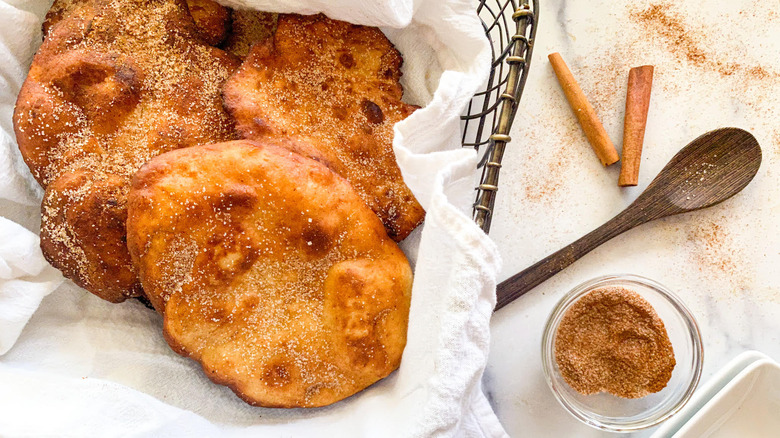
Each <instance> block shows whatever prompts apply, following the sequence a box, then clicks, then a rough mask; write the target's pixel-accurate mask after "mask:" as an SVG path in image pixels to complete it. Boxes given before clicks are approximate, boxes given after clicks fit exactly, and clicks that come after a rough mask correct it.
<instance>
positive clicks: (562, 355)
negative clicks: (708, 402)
mask: <svg viewBox="0 0 780 438" xmlns="http://www.w3.org/2000/svg"><path fill="white" fill-rule="evenodd" d="M702 355H703V351H702V342H701V334H700V333H699V329H698V326H697V325H696V321H695V320H694V318H693V315H691V312H690V311H689V310H688V309H687V307H685V305H684V304H683V303H682V302H681V301H680V299H679V298H677V297H676V296H675V295H674V294H673V293H671V292H670V291H669V290H667V289H666V288H665V287H663V286H662V285H660V284H658V283H656V282H654V281H652V280H649V279H647V278H643V277H639V276H635V275H610V276H605V277H599V278H596V279H593V280H590V281H587V282H585V283H583V284H581V285H579V286H577V287H575V288H574V289H573V290H572V291H570V292H569V293H568V294H566V296H564V297H563V299H561V301H560V302H559V303H558V305H557V306H556V307H555V308H554V309H553V312H552V314H551V315H550V318H549V319H548V321H547V326H546V328H545V331H544V336H543V339H542V362H543V364H542V365H543V368H544V373H545V377H546V380H547V383H548V385H549V386H550V389H551V390H552V392H553V394H554V395H555V397H556V398H557V399H558V401H559V402H560V403H561V405H563V407H564V408H566V410H568V411H569V412H570V413H571V414H572V415H574V416H575V417H576V418H578V419H579V420H581V421H582V422H584V423H586V424H588V425H590V426H592V427H594V428H597V429H602V430H608V431H613V432H629V431H633V430H638V429H643V428H646V427H650V426H653V425H656V424H658V423H660V422H661V421H663V420H665V419H666V418H668V417H669V416H671V415H672V414H674V413H675V412H677V411H678V410H679V409H680V408H681V407H682V406H683V405H684V404H685V403H686V402H687V401H688V399H689V398H690V396H691V395H692V394H693V391H694V389H696V386H697V384H698V382H699V378H700V377H701V369H702Z"/></svg>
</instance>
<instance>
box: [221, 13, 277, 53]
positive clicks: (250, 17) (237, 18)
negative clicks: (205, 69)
mask: <svg viewBox="0 0 780 438" xmlns="http://www.w3.org/2000/svg"><path fill="white" fill-rule="evenodd" d="M230 17H231V29H230V32H229V33H228V36H227V39H226V40H225V43H224V45H223V46H222V49H223V50H225V51H226V52H228V53H232V54H234V55H236V56H238V57H239V58H241V59H244V58H246V55H248V54H249V49H250V48H251V47H252V46H253V45H254V44H256V43H260V42H263V41H266V40H267V39H269V38H271V36H272V35H273V34H274V32H275V31H276V20H277V17H278V14H273V13H270V12H261V11H254V10H248V9H233V10H232V11H231V12H230Z"/></svg>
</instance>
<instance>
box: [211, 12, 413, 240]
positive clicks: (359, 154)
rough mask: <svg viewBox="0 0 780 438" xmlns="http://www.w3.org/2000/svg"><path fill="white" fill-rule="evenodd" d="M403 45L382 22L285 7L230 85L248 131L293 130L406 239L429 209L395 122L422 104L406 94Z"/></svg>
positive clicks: (284, 134) (297, 140)
mask: <svg viewBox="0 0 780 438" xmlns="http://www.w3.org/2000/svg"><path fill="white" fill-rule="evenodd" d="M401 62H402V60H401V55H400V53H398V51H397V50H396V49H395V48H394V47H393V45H392V44H391V43H390V41H388V39H387V37H385V35H384V34H383V33H382V32H381V31H380V30H379V29H377V28H373V27H366V26H357V25H353V24H349V23H345V22H342V21H336V20H331V19H329V18H327V17H325V16H323V15H315V16H302V15H280V16H279V20H278V24H277V31H276V34H275V35H274V37H273V38H271V39H270V40H268V41H266V42H264V43H260V44H256V45H255V46H254V47H253V48H252V50H251V52H250V53H249V56H248V57H247V58H246V60H245V61H244V63H243V64H242V65H241V67H240V68H239V69H238V71H237V72H236V73H235V74H234V75H233V76H232V77H231V78H230V80H228V82H227V84H226V85H225V91H224V97H225V106H226V108H227V109H228V110H229V111H230V113H231V115H232V116H233V117H235V119H236V123H237V128H238V130H239V132H240V134H241V135H242V136H243V137H244V138H248V139H255V140H259V139H267V138H285V139H289V140H291V141H290V142H289V144H291V145H295V150H296V152H299V153H302V154H303V155H305V156H307V157H309V158H312V159H315V160H317V161H319V162H321V163H323V164H325V165H327V166H328V167H330V168H331V169H332V170H333V171H335V172H336V173H338V174H339V175H341V176H342V177H344V179H346V180H347V181H349V183H350V184H352V186H353V187H354V188H355V190H356V191H357V192H358V193H359V194H360V196H361V198H362V199H363V201H364V202H365V203H366V204H368V206H369V207H370V208H371V209H372V210H373V211H374V212H375V213H376V214H377V215H378V216H379V217H380V219H382V222H383V223H384V225H385V228H386V230H387V233H388V234H389V235H390V237H392V238H393V239H394V240H396V241H400V240H402V239H404V238H405V237H406V236H407V235H408V234H409V233H410V232H411V231H412V230H413V229H414V228H415V227H417V225H419V224H420V223H421V222H422V220H423V217H424V215H425V212H424V211H423V209H422V207H421V206H420V204H419V203H418V202H417V200H416V199H415V198H414V195H413V194H412V192H411V191H410V190H409V188H408V187H407V186H406V184H404V181H403V176H402V175H401V171H400V169H399V168H398V164H397V163H396V158H395V153H394V152H393V147H392V142H393V126H394V125H395V124H396V123H397V122H399V121H401V120H403V119H404V118H406V117H407V116H409V115H410V114H411V113H412V112H413V111H414V110H415V109H416V107H414V106H412V105H407V104H405V103H403V102H402V101H401V97H402V95H403V90H402V88H401V85H400V83H399V79H400V77H401V70H400V67H401Z"/></svg>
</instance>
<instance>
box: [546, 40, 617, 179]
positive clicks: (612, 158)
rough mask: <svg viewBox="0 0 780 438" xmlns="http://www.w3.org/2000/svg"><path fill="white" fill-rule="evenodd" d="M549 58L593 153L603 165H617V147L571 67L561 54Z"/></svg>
mask: <svg viewBox="0 0 780 438" xmlns="http://www.w3.org/2000/svg"><path fill="white" fill-rule="evenodd" d="M548 58H549V60H550V64H552V67H553V70H554V71H555V76H557V77H558V83H560V84H561V88H563V93H564V94H565V95H566V100H568V101H569V106H570V107H571V109H572V110H573V111H574V114H575V115H576V116H577V120H579V122H580V126H581V127H582V130H583V131H584V132H585V136H586V137H587V138H588V142H589V143H590V146H591V147H592V148H593V151H594V152H596V155H597V156H598V157H599V160H601V164H603V165H604V166H609V165H610V164H613V163H615V162H616V161H618V160H619V159H620V157H618V153H617V151H616V150H615V146H614V145H613V144H612V141H611V140H610V139H609V136H608V135H607V131H606V130H604V126H602V125H601V122H600V121H599V118H598V116H597V115H596V110H594V109H593V106H592V105H591V104H590V102H588V98H587V97H585V93H583V92H582V89H581V88H580V86H579V84H577V80H576V79H574V75H572V74H571V71H570V70H569V67H567V66H566V63H565V62H564V61H563V58H562V57H561V54H560V53H557V52H556V53H551V54H550V55H549V56H548Z"/></svg>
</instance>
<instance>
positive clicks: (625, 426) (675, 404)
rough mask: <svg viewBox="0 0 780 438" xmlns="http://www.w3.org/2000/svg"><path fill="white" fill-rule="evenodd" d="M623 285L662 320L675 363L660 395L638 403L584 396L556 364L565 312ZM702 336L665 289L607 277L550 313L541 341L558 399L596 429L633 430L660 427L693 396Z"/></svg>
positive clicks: (608, 396) (622, 277) (632, 279)
mask: <svg viewBox="0 0 780 438" xmlns="http://www.w3.org/2000/svg"><path fill="white" fill-rule="evenodd" d="M604 286H617V287H624V288H626V289H629V290H632V291H634V292H636V293H637V294H639V295H640V296H641V297H642V298H644V299H645V300H647V301H648V302H649V303H650V304H651V305H652V306H653V308H655V311H656V312H657V313H658V316H659V317H660V318H661V320H662V321H663V322H664V326H665V327H666V332H667V333H668V335H669V339H670V340H671V342H672V348H673V349H674V357H675V360H676V362H677V364H676V365H675V367H674V371H673V372H672V377H671V379H670V380H669V383H668V384H667V385H666V387H665V388H664V389H662V390H661V391H659V392H657V393H654V394H650V395H648V396H646V397H642V398H637V399H626V398H621V397H617V396H614V395H612V394H609V393H606V392H603V393H599V394H591V395H583V394H580V393H579V392H577V391H575V390H574V389H573V388H571V387H570V386H569V385H568V384H567V383H566V381H565V380H563V377H562V376H561V373H560V370H559V369H558V364H557V363H556V361H555V353H554V352H555V334H556V332H557V330H558V325H559V324H560V322H561V319H562V318H563V315H564V314H565V313H566V311H567V310H568V309H569V308H570V307H571V306H572V304H574V303H575V302H576V301H577V300H578V299H579V298H580V297H582V296H584V295H585V294H587V293H588V292H590V291H592V290H594V289H597V288H600V287H604ZM703 354H704V351H703V349H702V342H701V333H700V332H699V327H698V326H697V325H696V321H695V320H694V318H693V315H691V312H690V311H689V310H688V308H687V307H685V305H684V304H683V303H682V302H681V301H680V299H679V298H677V296H675V295H674V294H673V293H671V292H670V291H669V290H668V289H666V288H665V287H664V286H662V285H660V284H658V283H656V282H655V281H653V280H650V279H647V278H644V277H639V276H636V275H608V276H604V277H599V278H595V279H593V280H590V281H587V282H585V283H582V284H580V285H579V286H577V287H575V288H574V289H573V290H572V291H571V292H569V293H568V294H566V296H564V297H563V299H561V301H560V302H559V303H558V305H557V306H555V308H554V309H553V311H552V314H551V315H550V318H549V319H548V321H547V326H546V328H545V330H544V336H543V337H542V365H543V368H544V375H545V378H546V380H547V384H548V385H549V386H550V389H552V392H553V394H555V397H556V398H557V399H558V401H559V402H560V403H561V404H562V405H563V407H564V408H566V410H568V411H569V412H570V413H571V414H572V415H574V416H575V417H576V418H578V419H579V420H581V421H582V422H584V423H585V424H587V425H589V426H592V427H594V428H596V429H601V430H608V431H612V432H630V431H633V430H638V429H644V428H647V427H650V426H653V425H656V424H658V423H660V422H661V421H663V420H665V419H666V418H668V417H669V416H671V415H672V414H674V413H675V412H677V411H678V410H679V409H680V408H682V407H683V405H684V404H685V403H686V402H687V401H688V399H689V398H690V397H691V395H692V394H693V391H694V390H695V389H696V386H697V385H698V383H699V378H700V377H701V369H702V359H703Z"/></svg>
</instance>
